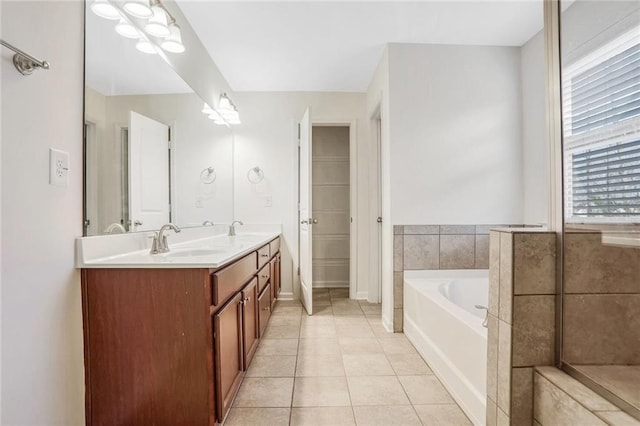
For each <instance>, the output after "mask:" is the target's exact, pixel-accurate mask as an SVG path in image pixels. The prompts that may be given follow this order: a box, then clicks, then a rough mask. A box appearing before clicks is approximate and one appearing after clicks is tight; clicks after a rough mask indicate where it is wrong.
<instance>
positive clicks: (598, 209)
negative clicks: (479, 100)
mask: <svg viewBox="0 0 640 426" xmlns="http://www.w3.org/2000/svg"><path fill="white" fill-rule="evenodd" d="M562 6H563V11H562V14H561V33H560V37H561V51H562V97H563V105H562V109H563V127H564V128H563V148H564V153H563V154H564V184H565V187H564V197H565V203H564V217H565V223H564V235H563V243H564V247H563V250H564V252H563V295H562V353H561V357H562V364H563V368H564V369H565V370H567V371H568V372H570V373H571V374H573V375H574V376H575V377H577V378H578V379H580V380H581V381H583V382H584V383H585V384H587V385H588V386H590V387H591V388H592V389H594V390H596V391H597V392H599V393H600V394H601V395H603V396H605V397H607V398H609V399H611V400H612V401H613V402H615V403H616V405H617V406H619V407H621V408H623V409H624V410H625V411H627V412H628V413H629V414H631V415H632V416H635V417H636V418H637V419H640V226H639V225H638V224H639V223H640V2H638V1H606V2H604V1H595V2H594V1H588V0H575V1H564V0H563V1H562Z"/></svg>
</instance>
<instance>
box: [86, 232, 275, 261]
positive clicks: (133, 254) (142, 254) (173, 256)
mask: <svg viewBox="0 0 640 426" xmlns="http://www.w3.org/2000/svg"><path fill="white" fill-rule="evenodd" d="M227 230H228V226H226V225H216V226H201V227H195V228H184V229H182V231H181V232H180V233H177V234H176V233H174V232H173V231H168V232H167V233H166V235H167V240H168V245H169V252H167V253H161V254H150V253H149V252H150V248H151V241H152V239H153V234H154V233H153V232H136V233H127V234H117V235H101V236H95V237H82V238H77V239H76V268H219V267H221V266H223V265H225V264H227V263H229V262H231V261H233V260H235V259H237V258H239V257H241V256H243V255H245V254H247V253H250V252H252V251H254V250H256V249H258V248H260V247H262V246H263V245H264V244H266V243H268V242H269V241H271V240H273V239H274V238H276V237H277V236H278V235H280V234H281V232H282V227H281V225H245V226H236V233H237V235H236V236H233V237H229V236H227Z"/></svg>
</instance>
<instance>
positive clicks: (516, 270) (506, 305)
mask: <svg viewBox="0 0 640 426" xmlns="http://www.w3.org/2000/svg"><path fill="white" fill-rule="evenodd" d="M489 264H490V268H489V330H488V338H487V426H496V425H502V424H514V425H530V424H531V423H532V418H533V378H534V369H533V367H535V366H541V365H542V366H544V365H553V363H554V343H555V342H554V339H555V293H556V235H555V233H552V232H548V231H544V230H542V229H536V228H511V229H507V228H505V229H499V230H492V231H491V234H490V255H489Z"/></svg>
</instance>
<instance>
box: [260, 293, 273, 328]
mask: <svg viewBox="0 0 640 426" xmlns="http://www.w3.org/2000/svg"><path fill="white" fill-rule="evenodd" d="M258 309H260V314H259V315H258V322H259V324H260V337H262V336H264V331H265V330H266V328H267V322H269V318H270V317H271V284H267V286H266V287H265V288H264V290H263V291H262V294H261V295H260V297H259V298H258Z"/></svg>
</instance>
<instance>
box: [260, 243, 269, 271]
mask: <svg viewBox="0 0 640 426" xmlns="http://www.w3.org/2000/svg"><path fill="white" fill-rule="evenodd" d="M269 257H270V256H269V244H266V245H264V246H262V247H260V248H259V249H258V268H262V266H263V265H264V264H265V263H267V262H268V261H269Z"/></svg>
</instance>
